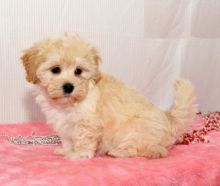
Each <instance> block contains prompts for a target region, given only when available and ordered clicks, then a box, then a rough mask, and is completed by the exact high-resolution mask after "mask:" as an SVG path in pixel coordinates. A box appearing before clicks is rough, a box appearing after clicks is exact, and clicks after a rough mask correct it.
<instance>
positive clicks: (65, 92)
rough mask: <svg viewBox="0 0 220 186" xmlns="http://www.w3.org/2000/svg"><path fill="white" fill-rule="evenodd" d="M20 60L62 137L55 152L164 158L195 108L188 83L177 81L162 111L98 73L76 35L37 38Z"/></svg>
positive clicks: (92, 53) (96, 58) (92, 54)
mask: <svg viewBox="0 0 220 186" xmlns="http://www.w3.org/2000/svg"><path fill="white" fill-rule="evenodd" d="M21 59H22V62H23V65H24V67H25V70H26V74H27V76H26V79H27V80H28V81H29V82H31V83H33V84H36V85H37V87H39V93H38V95H37V97H36V101H37V103H39V105H40V106H41V108H42V111H43V112H44V113H45V114H46V118H47V122H48V123H49V124H51V125H52V126H53V128H54V129H55V131H57V133H58V135H59V136H60V137H61V140H62V144H63V146H62V147H61V148H59V149H57V150H56V153H59V154H63V155H65V156H66V157H68V158H70V159H75V158H93V157H94V156H95V155H105V154H107V155H111V156H114V157H136V156H143V157H147V158H160V157H164V156H166V155H167V152H168V149H169V148H170V147H172V145H173V144H174V143H175V141H176V139H177V137H178V135H179V134H180V133H182V132H184V130H185V129H186V128H187V126H188V124H189V123H190V122H191V120H192V119H193V116H194V115H195V113H196V111H197V106H196V104H195V95H194V89H193V86H192V85H191V83H190V82H189V81H186V80H183V79H179V80H176V81H175V89H176V99H175V104H174V106H173V107H172V108H171V109H170V110H169V111H167V112H164V111H162V110H160V109H159V108H157V107H156V106H154V105H153V104H152V103H150V102H149V101H147V100H146V99H145V98H144V96H142V95H141V94H139V93H138V92H136V91H135V90H133V89H131V88H128V87H127V86H126V85H124V84H123V83H122V82H121V81H119V80H117V79H116V78H114V77H113V76H111V75H108V74H105V73H103V72H101V71H100V70H99V65H100V62H101V58H100V55H99V53H98V51H97V50H96V49H95V48H94V47H93V46H92V45H91V44H89V43H87V42H85V41H84V40H82V39H81V38H79V37H71V36H67V35H65V36H62V37H60V38H50V39H46V40H43V41H40V42H38V43H35V44H34V45H33V46H32V47H31V48H29V49H27V50H25V51H24V54H23V56H22V58H21Z"/></svg>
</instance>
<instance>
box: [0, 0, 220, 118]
mask: <svg viewBox="0 0 220 186" xmlns="http://www.w3.org/2000/svg"><path fill="white" fill-rule="evenodd" d="M0 19H1V20H0V89H1V91H0V122H24V121H42V120H44V117H43V116H42V114H41V112H40V111H39V108H38V106H37V105H36V104H35V102H34V98H33V96H32V94H31V90H32V88H33V87H32V86H31V85H30V84H28V83H27V82H25V80H24V74H23V73H24V72H23V69H22V66H21V64H20V62H19V57H20V55H21V51H22V50H23V49H24V48H27V47H29V46H30V45H31V44H32V42H34V41H36V40H39V39H41V38H44V37H46V36H58V35H60V34H63V33H64V32H66V31H67V32H68V33H70V34H75V33H78V34H80V35H82V36H83V37H85V38H86V39H88V40H90V41H91V42H92V43H94V44H95V45H96V46H97V48H98V49H99V50H100V52H101V54H102V57H103V65H102V69H103V70H104V71H107V72H109V73H112V74H114V75H115V76H117V77H118V78H120V79H121V80H123V81H125V82H126V83H127V84H129V85H130V86H132V87H135V88H137V89H138V90H139V91H141V92H142V93H143V94H144V95H145V96H146V97H147V98H149V99H150V100H151V101H152V102H154V103H155V104H157V105H158V106H160V107H161V108H168V107H169V106H170V105H171V104H172V100H173V89H172V86H171V85H172V81H173V80H174V79H175V78H176V77H178V76H183V77H186V78H189V79H190V80H191V81H193V83H194V84H195V86H196V89H197V93H198V98H199V103H200V109H201V110H203V111H208V110H215V109H220V87H219V86H220V84H219V79H220V75H219V74H220V73H219V72H220V1H219V0H145V1H144V0H111V1H110V0H91V1H88V0H47V1H45V0H38V1H36V0H19V1H17V0H7V1H0Z"/></svg>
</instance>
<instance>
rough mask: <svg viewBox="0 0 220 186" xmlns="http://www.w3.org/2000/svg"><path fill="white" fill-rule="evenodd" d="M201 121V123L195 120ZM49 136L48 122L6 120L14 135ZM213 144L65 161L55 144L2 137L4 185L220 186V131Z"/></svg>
mask: <svg viewBox="0 0 220 186" xmlns="http://www.w3.org/2000/svg"><path fill="white" fill-rule="evenodd" d="M197 124H198V123H197ZM33 131H34V132H35V135H49V134H53V131H51V130H50V129H49V127H48V126H47V125H46V124H45V123H26V124H12V125H11V124H10V125H7V124H3V125H0V133H4V134H8V135H11V136H16V135H25V136H28V135H30V134H31V132H33ZM209 140H210V143H198V144H190V145H176V146H175V147H174V148H173V149H172V150H171V151H170V153H169V155H168V157H166V158H163V159H155V160H148V159H146V158H125V159H118V158H111V157H97V158H94V159H92V160H88V159H84V160H72V161H70V160H67V159H65V158H64V157H62V156H58V155H55V154H53V151H54V148H55V145H47V146H43V145H14V144H12V143H10V142H8V141H7V140H5V138H3V137H0V185H1V186H4V185H7V186H25V185H28V186H32V185H34V186H37V185H47V186H50V185H58V186H60V185H62V186H65V185H67V186H70V185H71V186H74V185H75V186H84V185H85V186H93V185H94V186H97V185H103V186H110V185H113V186H117V185H118V186H119V185H120V186H131V185H132V186H134V185H138V186H144V185H147V186H153V185H155V186H156V185H157V186H159V185H161V186H171V185H172V186H177V185H178V186H189V185H192V186H207V185H211V186H219V185H220V132H212V133H211V134H210V136H209Z"/></svg>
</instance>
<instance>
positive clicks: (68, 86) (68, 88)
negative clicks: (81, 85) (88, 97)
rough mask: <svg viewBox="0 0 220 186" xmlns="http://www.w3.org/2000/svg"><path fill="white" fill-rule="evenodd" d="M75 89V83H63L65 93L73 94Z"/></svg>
mask: <svg viewBox="0 0 220 186" xmlns="http://www.w3.org/2000/svg"><path fill="white" fill-rule="evenodd" d="M73 90H74V86H73V84H71V83H65V84H64V85H63V92H64V93H65V94H71V93H72V92H73Z"/></svg>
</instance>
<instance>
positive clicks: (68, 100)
mask: <svg viewBox="0 0 220 186" xmlns="http://www.w3.org/2000/svg"><path fill="white" fill-rule="evenodd" d="M51 99H52V100H53V101H54V102H56V103H58V104H73V103H75V102H76V99H75V98H74V97H73V96H71V95H64V96H61V97H52V98H51Z"/></svg>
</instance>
